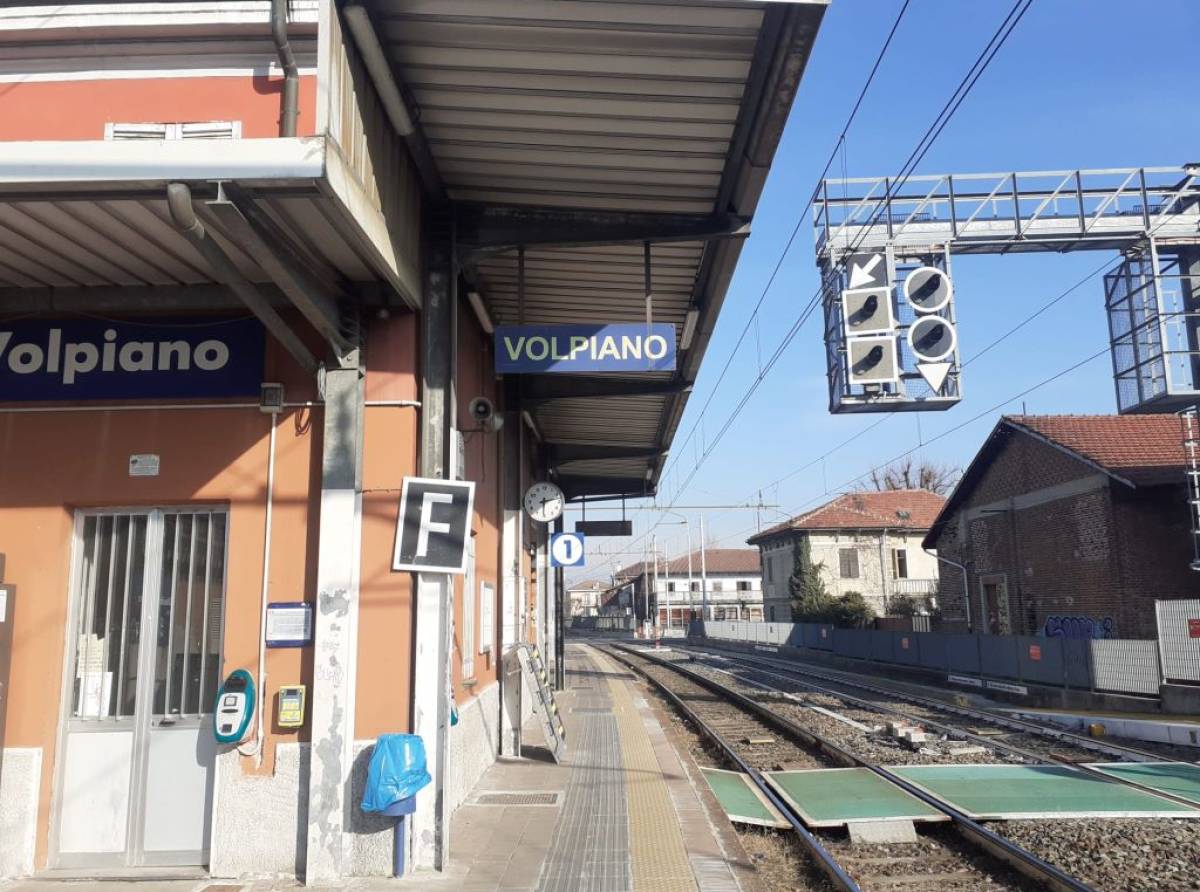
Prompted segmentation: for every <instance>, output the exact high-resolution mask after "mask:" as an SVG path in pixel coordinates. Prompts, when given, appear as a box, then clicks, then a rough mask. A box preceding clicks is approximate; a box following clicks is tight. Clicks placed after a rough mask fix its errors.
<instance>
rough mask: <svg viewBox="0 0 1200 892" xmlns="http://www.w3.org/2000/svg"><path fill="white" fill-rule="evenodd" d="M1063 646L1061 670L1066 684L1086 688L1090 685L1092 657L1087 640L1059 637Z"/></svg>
mask: <svg viewBox="0 0 1200 892" xmlns="http://www.w3.org/2000/svg"><path fill="white" fill-rule="evenodd" d="M1059 640H1060V641H1062V647H1063V672H1064V674H1065V676H1066V681H1067V686H1068V687H1072V688H1080V689H1088V688H1091V687H1092V658H1091V651H1090V650H1089V649H1088V640H1087V639H1083V638H1061V639H1059Z"/></svg>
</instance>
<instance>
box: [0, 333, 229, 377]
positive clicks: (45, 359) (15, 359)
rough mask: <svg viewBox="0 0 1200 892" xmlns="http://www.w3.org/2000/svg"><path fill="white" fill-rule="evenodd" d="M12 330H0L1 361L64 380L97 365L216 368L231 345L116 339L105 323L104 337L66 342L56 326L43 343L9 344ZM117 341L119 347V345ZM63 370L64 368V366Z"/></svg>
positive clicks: (164, 369) (152, 368)
mask: <svg viewBox="0 0 1200 892" xmlns="http://www.w3.org/2000/svg"><path fill="white" fill-rule="evenodd" d="M12 339H13V333H12V332H11V331H0V363H2V362H6V361H7V364H8V368H9V370H10V371H12V372H13V373H14V374H17V375H33V374H36V373H38V372H44V373H45V374H48V375H61V380H62V383H63V384H74V383H75V381H76V380H77V379H78V377H79V376H80V375H86V374H88V373H89V372H94V371H95V370H96V369H97V368H99V369H100V370H101V371H103V372H114V371H117V370H118V369H120V371H122V372H153V371H160V372H170V371H181V372H186V371H187V370H188V369H190V368H191V367H192V366H195V367H196V368H197V369H201V370H202V371H206V372H215V371H218V370H220V369H223V368H225V366H226V365H227V364H228V363H229V347H228V346H226V345H225V344H224V343H222V342H221V341H218V340H215V339H209V340H206V341H201V342H200V343H199V344H196V345H195V346H193V345H192V344H189V343H188V342H187V341H128V342H126V343H123V344H120V345H118V343H117V332H116V331H115V330H114V329H111V328H109V329H105V331H104V341H103V343H102V344H96V343H92V342H88V341H83V342H75V341H67V342H66V343H63V336H62V329H61V328H52V329H50V331H49V334H48V336H47V341H46V346H45V349H43V348H42V346H41V345H39V344H33V343H22V344H11V342H12ZM118 346H119V350H118ZM60 370H61V371H60Z"/></svg>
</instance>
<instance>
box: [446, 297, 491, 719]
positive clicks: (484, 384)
mask: <svg viewBox="0 0 1200 892" xmlns="http://www.w3.org/2000/svg"><path fill="white" fill-rule="evenodd" d="M461 310H462V312H460V314H459V322H458V368H457V370H456V373H455V378H456V394H457V397H458V418H459V426H460V427H463V428H466V429H467V432H466V434H465V452H466V463H465V464H466V477H467V479H468V480H473V481H475V516H474V518H473V520H472V523H471V533H472V535H473V536H474V537H475V602H474V603H475V647H474V650H475V655H474V656H475V664H474V665H475V676H474V679H473V681H474V684H470V683H468V684H464V679H463V673H462V662H463V653H462V628H463V606H464V604H465V599H464V598H463V588H462V587H463V585H464V584H465V580H462V579H460V580H459V581H458V585H457V586H456V589H455V593H456V597H455V603H454V630H455V635H454V663H453V671H454V679H453V683H454V691H455V699H456V700H457V701H458V702H459V703H461V702H463V701H464V700H468V699H470V698H471V697H473V696H475V695H476V694H477V693H479V692H481V691H482V690H484V689H485V688H486V687H487V686H488V685H490V684H493V683H495V681H496V655H497V654H498V653H499V637H500V625H501V619H502V617H501V615H500V589H501V579H500V434H499V433H493V432H491V431H473V430H471V428H472V427H473V426H474V424H473V422H472V421H471V416H470V413H469V411H468V409H469V406H470V404H471V400H473V399H475V397H477V396H483V397H487V398H488V399H490V400H491V401H492V404H493V405H495V406H498V403H499V393H498V388H497V385H496V375H495V373H494V371H493V369H494V368H495V362H494V360H493V357H492V343H491V339H490V338H489V337H488V336H487V335H486V334H485V333H484V331H483V330H482V329H481V328H480V327H479V323H478V322H477V321H476V319H475V316H474V315H473V314H472V313H471V311H470V310H469V309H468V308H467V305H466V304H465V302H464V304H463V306H462V308H461ZM484 582H487V583H490V584H491V586H492V591H493V592H494V593H495V597H494V600H493V604H492V616H493V617H494V618H495V619H494V628H493V631H494V634H493V636H492V638H493V640H492V648H491V650H490V651H488V652H487V653H480V652H479V647H480V644H481V643H482V639H481V637H480V635H481V631H482V630H481V626H480V622H479V619H480V596H481V594H480V593H481V583H484ZM465 681H467V682H470V681H471V679H466V680H465Z"/></svg>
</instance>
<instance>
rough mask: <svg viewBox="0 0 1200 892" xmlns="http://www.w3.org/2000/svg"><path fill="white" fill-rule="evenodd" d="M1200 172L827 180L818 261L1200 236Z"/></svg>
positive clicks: (819, 205) (1121, 244) (817, 206)
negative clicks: (938, 249)
mask: <svg viewBox="0 0 1200 892" xmlns="http://www.w3.org/2000/svg"><path fill="white" fill-rule="evenodd" d="M1198 175H1200V165H1187V166H1185V167H1134V168H1116V169H1108V170H1055V171H1033V172H1025V173H981V174H939V175H935V176H920V177H909V178H907V179H906V180H904V181H903V182H901V183H897V182H895V181H893V180H892V179H891V178H889V177H874V178H852V179H841V180H825V181H824V183H822V185H821V190H820V193H819V195H818V197H817V199H816V201H815V202H814V204H813V221H814V225H815V226H816V239H817V256H818V259H819V260H820V261H823V262H826V263H837V262H838V260H839V259H840V258H841V257H842V256H843V255H844V254H846V253H848V252H849V251H850V250H851V249H854V250H857V251H870V250H881V249H883V248H887V247H893V248H894V247H899V246H911V247H918V248H919V247H923V246H929V245H939V246H945V247H948V248H950V249H951V250H952V251H953V252H955V253H957V254H1007V253H1009V252H1011V251H1076V250H1080V249H1088V248H1090V249H1107V250H1123V249H1125V248H1126V247H1128V246H1129V245H1131V244H1134V243H1137V242H1143V241H1146V240H1148V239H1150V238H1151V237H1153V238H1155V239H1157V240H1158V242H1159V244H1160V245H1167V244H1170V243H1171V241H1172V239H1182V240H1183V241H1184V242H1185V243H1187V244H1189V245H1195V244H1196V242H1197V237H1198V234H1200V184H1197V176H1198Z"/></svg>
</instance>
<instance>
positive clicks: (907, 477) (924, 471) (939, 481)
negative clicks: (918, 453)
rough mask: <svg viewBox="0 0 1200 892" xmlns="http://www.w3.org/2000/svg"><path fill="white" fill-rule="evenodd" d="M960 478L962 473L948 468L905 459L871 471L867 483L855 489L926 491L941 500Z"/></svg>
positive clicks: (908, 457)
mask: <svg viewBox="0 0 1200 892" xmlns="http://www.w3.org/2000/svg"><path fill="white" fill-rule="evenodd" d="M961 476H962V471H961V470H960V469H958V468H955V467H952V466H951V465H943V464H938V463H937V462H931V461H926V460H924V459H921V460H917V459H914V458H913V457H912V456H911V455H908V456H905V457H904V458H901V459H898V460H897V461H894V462H892V463H891V464H890V465H885V466H884V467H882V468H872V469H871V478H870V480H869V481H864V482H863V483H861V484H860V485H859V487H858V489H859V490H860V491H862V490H879V491H883V490H889V489H927V490H929V491H930V492H936V493H937V494H938V495H943V496H944V495H947V494H948V493H949V492H950V490H952V489H954V486H955V484H957V483H958V478H959V477H961Z"/></svg>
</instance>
